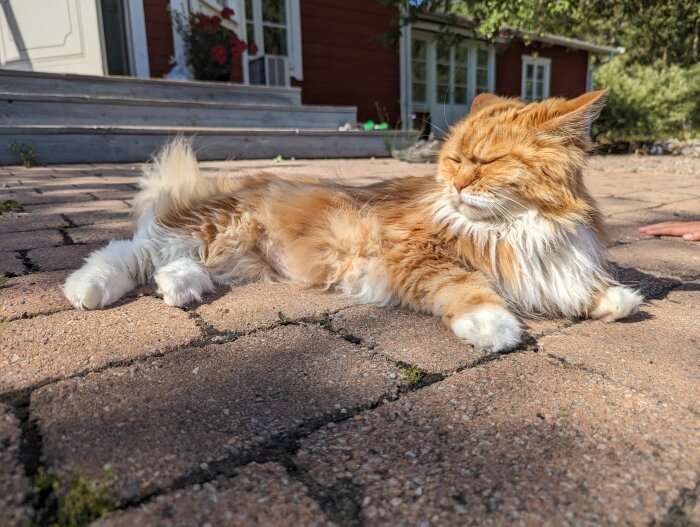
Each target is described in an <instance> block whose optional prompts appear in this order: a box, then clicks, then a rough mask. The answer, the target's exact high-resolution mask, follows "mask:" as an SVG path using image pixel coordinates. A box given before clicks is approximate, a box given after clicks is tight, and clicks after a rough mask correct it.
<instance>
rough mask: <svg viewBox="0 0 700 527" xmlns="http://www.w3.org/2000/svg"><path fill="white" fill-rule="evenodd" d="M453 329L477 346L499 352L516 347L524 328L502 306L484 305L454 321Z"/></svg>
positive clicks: (460, 337)
mask: <svg viewBox="0 0 700 527" xmlns="http://www.w3.org/2000/svg"><path fill="white" fill-rule="evenodd" d="M452 331H453V332H454V334H455V335H457V337H458V338H459V339H461V340H464V341H466V342H468V343H469V344H472V345H473V346H474V347H475V348H477V349H480V350H483V351H490V352H493V353H497V352H499V351H508V350H511V349H513V348H515V347H516V346H517V345H518V344H519V343H520V336H521V334H522V331H523V328H522V326H521V325H520V322H518V319H517V318H515V317H514V316H513V315H512V314H510V313H509V312H508V311H506V310H505V309H503V308H501V307H482V308H479V309H477V310H476V311H472V312H470V313H465V314H464V315H460V316H459V317H457V318H455V319H454V320H453V321H452Z"/></svg>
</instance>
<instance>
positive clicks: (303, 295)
mask: <svg viewBox="0 0 700 527" xmlns="http://www.w3.org/2000/svg"><path fill="white" fill-rule="evenodd" d="M217 292H218V293H219V294H223V296H221V297H220V298H218V299H216V300H213V301H211V302H209V301H208V299H205V302H206V303H205V304H204V305H202V306H201V307H199V308H198V309H197V313H198V314H199V315H200V316H201V317H202V319H203V320H204V321H205V322H206V323H207V324H209V325H210V326H212V327H213V328H214V329H215V330H217V331H227V332H241V333H246V332H248V331H251V330H253V329H256V328H265V327H269V326H270V325H272V324H274V323H276V322H279V320H280V319H279V317H278V314H279V313H280V312H281V313H282V314H283V315H284V316H285V317H286V318H288V319H291V320H296V319H299V318H302V317H309V316H313V315H323V314H325V313H329V312H333V311H337V310H338V309H342V308H345V307H348V306H352V305H355V301H354V300H352V299H350V298H348V297H346V296H344V295H342V294H340V293H334V292H328V291H323V290H319V289H311V288H305V287H302V286H299V285H296V284H246V285H241V286H233V287H231V288H230V290H229V291H228V292H226V288H225V287H221V288H220V289H219V291H217Z"/></svg>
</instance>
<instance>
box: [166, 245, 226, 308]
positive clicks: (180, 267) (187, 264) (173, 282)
mask: <svg viewBox="0 0 700 527" xmlns="http://www.w3.org/2000/svg"><path fill="white" fill-rule="evenodd" d="M153 278H154V280H155V281H156V284H158V290H159V292H160V293H161V294H162V295H163V301H164V302H165V303H166V304H168V305H171V306H178V307H180V306H184V305H186V304H189V303H190V302H193V301H197V302H199V301H200V300H202V294H204V293H208V292H210V291H213V290H214V282H213V281H212V279H211V276H210V275H209V273H208V272H207V270H206V269H205V268H204V267H203V266H202V265H201V264H199V263H197V262H195V261H194V260H193V259H192V258H190V257H189V256H183V257H180V258H177V259H176V260H173V261H171V262H168V263H167V264H165V265H163V266H161V267H159V268H158V269H157V270H156V272H155V274H154V275H153Z"/></svg>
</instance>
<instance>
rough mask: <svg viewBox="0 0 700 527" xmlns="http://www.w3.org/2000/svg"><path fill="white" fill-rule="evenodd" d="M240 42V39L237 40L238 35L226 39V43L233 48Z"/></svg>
mask: <svg viewBox="0 0 700 527" xmlns="http://www.w3.org/2000/svg"><path fill="white" fill-rule="evenodd" d="M240 41H241V39H240V38H238V35H231V36H230V37H228V43H229V44H231V45H232V46H235V45H236V44H238V43H239V42H240Z"/></svg>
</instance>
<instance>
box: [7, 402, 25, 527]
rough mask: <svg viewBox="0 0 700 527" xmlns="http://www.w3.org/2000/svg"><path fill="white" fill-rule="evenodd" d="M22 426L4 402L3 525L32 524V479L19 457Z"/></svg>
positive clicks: (11, 526)
mask: <svg viewBox="0 0 700 527" xmlns="http://www.w3.org/2000/svg"><path fill="white" fill-rule="evenodd" d="M19 442H20V428H19V423H18V422H17V419H16V418H15V416H14V415H12V411H11V409H10V407H8V406H5V405H4V404H0V525H3V526H4V527H15V526H20V525H29V520H30V517H31V516H30V514H31V509H30V508H29V507H28V506H27V505H25V501H26V499H27V497H28V495H29V493H30V492H31V484H30V482H29V478H27V477H26V476H25V474H24V467H23V466H22V465H21V463H20V460H19Z"/></svg>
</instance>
